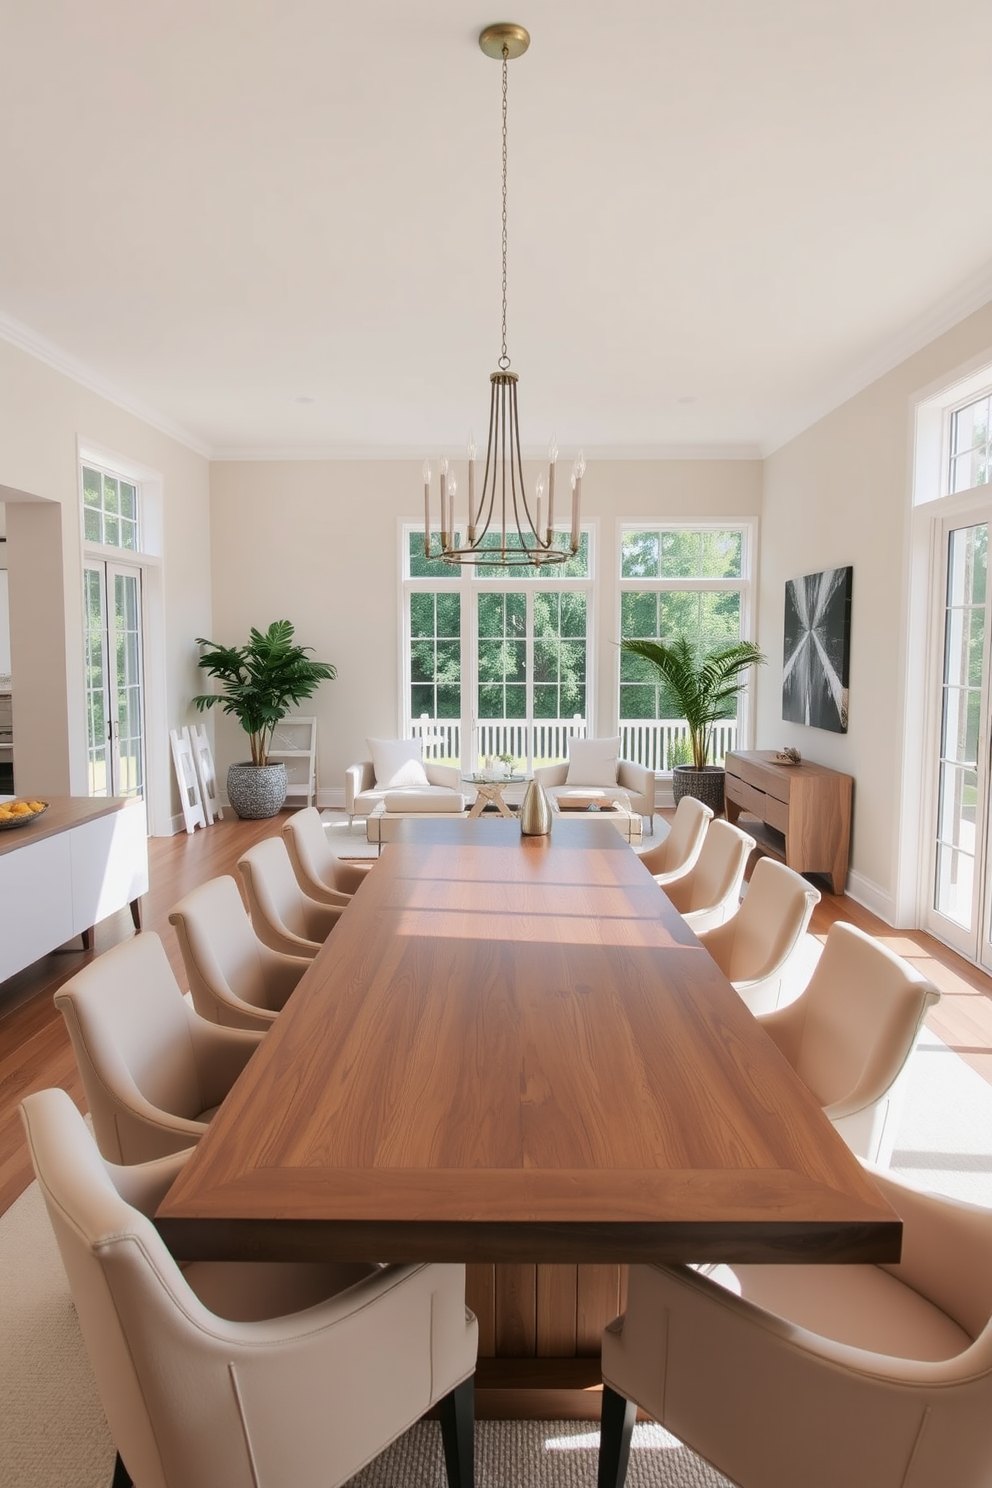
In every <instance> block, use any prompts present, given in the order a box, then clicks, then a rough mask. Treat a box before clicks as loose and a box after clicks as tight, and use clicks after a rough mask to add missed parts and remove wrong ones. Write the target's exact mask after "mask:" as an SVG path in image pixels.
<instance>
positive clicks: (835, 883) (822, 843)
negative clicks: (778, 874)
mask: <svg viewBox="0 0 992 1488" xmlns="http://www.w3.org/2000/svg"><path fill="white" fill-rule="evenodd" d="M724 767H725V769H726V772H727V775H726V781H725V783H724V794H725V796H726V803H727V820H728V821H732V822H735V821H737V819H738V817H739V816H740V815H741V813H742V812H745V813H746V814H747V816H748V817H749V818H750V817H753V818H756V820H755V821H753V822H752V821H750V820H749V821H747V822H743V823H742V826H743V827H744V828H745V829H746V830H747V831H748V832H750V833H751V835H752V837H754V838H755V840H756V842H757V844H758V846H759V848H760V849H761V851H762V852H765V853H768V854H769V855H770V856H772V857H776V858H780V859H782V860H783V861H784V862H785V863H787V864H788V866H789V867H790V868H794V869H795V870H796V872H797V873H822V874H823V875H824V876H825V877H826V878H827V879H829V881H830V887H831V888H832V889H833V891H834V893H835V894H842V893H843V892H844V885H845V883H846V881H847V862H848V854H849V851H850V844H851V798H852V793H853V787H854V781H853V779H852V777H851V776H850V775H842V774H840V773H839V772H838V771H837V770H828V769H827V768H826V766H825V765H814V764H811V763H810V762H809V761H808V760H803V761H802V763H801V764H798V765H782V764H778V763H777V762H776V760H775V756H774V753H773V752H772V751H771V750H755V751H751V752H745V751H742V752H740V753H731V754H728V755H727V757H726V760H725V761H724Z"/></svg>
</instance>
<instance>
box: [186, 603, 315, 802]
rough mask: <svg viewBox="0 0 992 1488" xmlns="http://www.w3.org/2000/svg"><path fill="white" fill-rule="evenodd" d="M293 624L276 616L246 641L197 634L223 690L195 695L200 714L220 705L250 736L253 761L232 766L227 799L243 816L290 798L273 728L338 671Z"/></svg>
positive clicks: (203, 659)
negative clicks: (222, 642) (273, 755)
mask: <svg viewBox="0 0 992 1488" xmlns="http://www.w3.org/2000/svg"><path fill="white" fill-rule="evenodd" d="M293 635H294V629H293V626H292V625H291V624H290V622H289V621H288V620H274V621H273V622H272V624H271V625H270V626H269V628H268V630H264V631H262V630H256V629H255V628H254V626H253V627H252V629H251V630H250V631H249V633H248V642H247V645H244V646H219V645H218V644H217V642H216V641H208V640H207V639H206V638H205V637H204V636H197V638H196V644H197V645H198V646H208V647H209V648H210V649H209V650H207V651H204V652H203V653H202V654H201V656H200V660H199V665H200V666H201V667H202V668H203V670H204V671H205V672H208V673H209V674H210V676H211V677H214V678H216V680H217V681H218V682H219V683H220V689H221V690H220V691H219V692H205V693H201V694H200V695H199V696H198V697H195V698H193V699H192V702H193V706H194V707H195V708H197V709H199V711H200V712H201V713H203V712H205V711H206V709H207V708H220V709H221V710H222V711H223V712H224V713H230V714H232V715H233V717H235V718H236V719H237V720H238V722H239V723H240V725H241V727H242V728H243V729H244V731H245V733H246V734H247V735H248V737H249V739H250V740H251V760H250V761H245V762H244V763H243V764H237V765H231V766H230V767H229V768H228V772H227V799H228V800H229V801H230V803H231V805H232V806H233V808H234V810H235V811H236V812H237V814H238V815H239V816H242V817H251V818H260V817H267V816H275V814H276V812H277V811H278V810H279V808H280V807H281V806H282V803H283V801H284V800H285V799H286V784H287V782H286V766H285V764H284V763H283V762H282V761H281V760H280V761H279V762H278V763H274V764H270V763H269V760H268V751H269V747H270V745H271V743H272V733H273V730H274V729H275V727H276V725H277V724H278V723H279V722H280V720H281V719H283V718H285V717H286V714H287V713H288V712H289V710H290V708H291V707H293V706H295V705H296V704H298V703H302V702H305V701H306V699H307V698H309V697H312V696H313V694H314V693H315V692H316V690H317V688H318V686H319V685H320V683H321V682H323V681H325V680H329V679H330V678H333V677H336V676H337V669H336V668H335V667H333V666H332V665H331V663H330V662H327V661H313V660H312V659H311V655H310V653H311V652H312V650H313V647H312V646H298V645H296V644H294V642H293Z"/></svg>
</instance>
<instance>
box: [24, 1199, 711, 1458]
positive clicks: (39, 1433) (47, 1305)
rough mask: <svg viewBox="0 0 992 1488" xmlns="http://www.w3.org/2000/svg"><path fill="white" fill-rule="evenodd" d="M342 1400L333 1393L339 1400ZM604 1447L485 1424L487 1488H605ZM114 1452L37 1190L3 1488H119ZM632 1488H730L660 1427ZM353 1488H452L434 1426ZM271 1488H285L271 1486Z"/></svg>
mask: <svg viewBox="0 0 992 1488" xmlns="http://www.w3.org/2000/svg"><path fill="white" fill-rule="evenodd" d="M331 1396H332V1398H333V1391H332V1392H331ZM598 1446H599V1436H598V1433H597V1432H596V1431H595V1429H590V1426H589V1423H588V1422H582V1421H480V1422H479V1423H478V1426H477V1435H476V1484H477V1488H531V1485H533V1488H595V1484H596V1458H597V1449H598ZM113 1464H114V1447H113V1444H112V1443H111V1440H110V1433H109V1432H108V1430H107V1423H106V1421H105V1419H104V1415H103V1411H102V1410H101V1408H100V1402H99V1399H98V1397H97V1393H96V1386H95V1384H94V1382H93V1376H92V1373H91V1372H90V1366H89V1362H88V1360H87V1357H86V1352H85V1349H84V1348H83V1341H82V1338H81V1337H80V1333H79V1325H78V1323H77V1321H76V1314H75V1311H74V1309H73V1306H72V1302H71V1300H70V1297H69V1288H68V1285H67V1283H66V1280H65V1275H64V1273H63V1271H62V1263H61V1260H60V1258H59V1253H58V1248H57V1246H56V1244H55V1238H54V1236H53V1234H52V1231H51V1228H50V1226H49V1223H48V1216H47V1214H46V1213H45V1206H44V1203H43V1202H42V1198H41V1194H40V1192H39V1190H38V1185H37V1184H36V1183H33V1184H32V1185H31V1187H30V1188H29V1189H28V1190H27V1192H26V1193H24V1194H22V1196H21V1197H20V1198H19V1199H18V1200H17V1202H16V1203H15V1204H14V1205H13V1206H12V1207H11V1208H10V1209H9V1210H8V1211H7V1213H6V1214H5V1215H3V1216H2V1217H0V1485H2V1488H109V1484H110V1478H111V1473H112V1470H113ZM627 1482H628V1484H629V1485H630V1488H728V1485H727V1483H726V1479H724V1478H722V1477H720V1475H719V1474H718V1473H715V1472H713V1470H712V1469H711V1468H709V1467H707V1466H706V1465H705V1464H704V1463H702V1462H701V1461H700V1460H699V1458H698V1457H695V1456H694V1455H693V1454H692V1453H691V1452H689V1451H687V1449H686V1448H685V1447H683V1446H682V1445H681V1444H680V1443H679V1442H677V1441H676V1440H675V1439H674V1437H671V1436H669V1435H668V1433H667V1432H666V1431H663V1430H662V1428H661V1427H660V1426H647V1425H645V1426H638V1427H637V1428H636V1430H635V1441H634V1451H633V1452H632V1454H631V1467H630V1472H629V1473H628V1477H627ZM354 1484H355V1488H444V1484H445V1475H444V1458H443V1455H442V1452H441V1438H440V1431H439V1428H438V1426H437V1424H436V1422H433V1421H424V1422H421V1423H420V1424H419V1425H417V1426H415V1427H414V1428H413V1429H412V1430H411V1431H408V1432H407V1434H406V1435H405V1436H404V1437H401V1438H400V1440H399V1441H397V1442H395V1443H394V1444H393V1446H392V1447H390V1448H388V1450H387V1451H386V1452H384V1453H383V1454H382V1456H381V1457H378V1458H377V1459H376V1461H375V1462H374V1463H373V1464H372V1465H371V1466H370V1467H367V1468H366V1469H365V1470H364V1471H363V1472H362V1473H360V1474H359V1475H358V1477H357V1478H355V1479H354ZM263 1488H287V1485H284V1484H278V1483H271V1484H264V1485H263Z"/></svg>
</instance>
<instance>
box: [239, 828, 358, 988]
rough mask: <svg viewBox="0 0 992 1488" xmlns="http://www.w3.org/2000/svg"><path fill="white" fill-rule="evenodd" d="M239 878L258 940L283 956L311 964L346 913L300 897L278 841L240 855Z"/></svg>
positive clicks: (267, 841) (274, 839)
mask: <svg viewBox="0 0 992 1488" xmlns="http://www.w3.org/2000/svg"><path fill="white" fill-rule="evenodd" d="M238 872H239V873H240V874H241V878H242V881H243V883H244V886H245V896H246V898H247V900H248V910H249V913H250V914H251V923H252V928H253V929H254V931H255V934H256V935H257V936H258V938H259V940H260V941H262V943H263V944H264V945H267V946H269V947H270V948H271V949H272V950H274V951H281V952H282V953H283V954H284V955H286V956H308V957H309V958H310V960H311V961H312V960H313V958H314V956H316V954H317V952H318V951H319V950H320V948H321V946H322V945H323V944H324V941H325V940H326V939H327V937H328V936H329V935H330V933H331V931H332V930H333V929H334V927H335V925H336V924H337V922H338V920H339V919H340V918H341V915H342V914H343V913H344V910H343V908H342V906H341V905H339V904H323V903H321V901H320V900H319V899H311V898H310V895H309V894H305V893H304V892H303V890H302V889H301V888H300V885H299V883H298V882H297V879H296V874H295V873H294V872H293V865H292V863H291V862H290V858H289V849H288V848H287V846H286V844H285V842H284V841H283V839H282V838H281V837H267V838H266V839H265V841H264V842H256V843H255V846H254V847H250V848H249V849H248V851H247V852H246V853H242V855H241V857H240V858H239V859H238Z"/></svg>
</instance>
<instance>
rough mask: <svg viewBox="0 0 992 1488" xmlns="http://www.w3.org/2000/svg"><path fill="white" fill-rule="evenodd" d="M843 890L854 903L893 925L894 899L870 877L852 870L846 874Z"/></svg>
mask: <svg viewBox="0 0 992 1488" xmlns="http://www.w3.org/2000/svg"><path fill="white" fill-rule="evenodd" d="M844 892H845V894H847V896H848V898H849V899H853V900H854V901H855V903H856V904H860V905H862V906H863V907H864V908H865V909H868V910H870V911H871V913H872V914H873V915H877V916H878V918H879V919H880V920H884V921H885V923H886V924H887V925H892V926H895V923H896V906H895V900H894V899H893V897H892V895H891V894H889V893H886V891H885V890H884V889H882V888H880V887H879V885H878V884H877V883H873V882H872V880H871V879H870V878H865V877H864V875H863V874H861V873H855V872H854V871H853V870H852V871H851V872H849V873H848V875H847V884H846V886H845V888H844Z"/></svg>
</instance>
